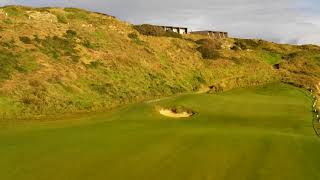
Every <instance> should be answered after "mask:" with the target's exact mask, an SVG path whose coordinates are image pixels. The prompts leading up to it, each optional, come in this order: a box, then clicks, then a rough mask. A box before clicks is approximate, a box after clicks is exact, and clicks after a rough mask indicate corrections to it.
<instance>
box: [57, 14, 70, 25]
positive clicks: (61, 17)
mask: <svg viewBox="0 0 320 180" xmlns="http://www.w3.org/2000/svg"><path fill="white" fill-rule="evenodd" d="M57 19H58V22H59V23H62V24H67V23H68V19H67V17H66V16H65V15H61V14H59V15H57Z"/></svg>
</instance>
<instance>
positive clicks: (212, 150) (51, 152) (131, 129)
mask: <svg viewBox="0 0 320 180" xmlns="http://www.w3.org/2000/svg"><path fill="white" fill-rule="evenodd" d="M310 105H311V99H310V98H309V97H308V96H306V95H305V92H303V91H301V90H300V89H298V88H295V87H292V86H288V85H283V84H273V85H268V86H263V87H260V88H251V89H240V90H235V91H229V92H225V93H219V94H189V95H183V96H177V97H172V98H169V99H165V100H161V101H158V102H153V103H140V104H134V105H131V106H125V107H122V108H120V109H116V110H114V111H111V112H108V113H103V114H96V115H94V116H87V115H86V116H84V117H83V116H81V115H80V116H76V117H73V118H72V119H70V120H67V119H65V118H63V120H60V118H58V119H59V120H60V121H55V122H51V123H48V122H47V123H40V122H36V123H25V124H23V127H21V126H19V125H14V124H11V128H9V127H10V126H9V127H8V128H7V129H6V130H2V131H1V132H0V157H1V158H0V162H1V163H0V173H1V177H2V179H10V180H20V179H23V180H38V179H39V180H40V179H48V177H50V179H59V180H65V179H66V180H69V179H78V180H82V179H90V180H100V179H132V180H141V179H156V180H158V179H159V180H163V179H168V180H199V179H203V178H205V179H224V180H234V179H237V178H239V177H241V178H242V179H246V180H256V179H261V180H276V179H291V180H302V179H303V180H304V179H308V180H318V179H319V178H320V175H319V173H318V169H319V167H320V165H319V160H320V158H319V156H318V153H319V151H320V143H319V140H318V139H317V138H318V137H316V136H315V135H314V132H313V129H312V123H311V120H312V114H311V112H310ZM157 106H160V107H178V106H183V107H185V108H187V109H191V110H193V111H196V112H197V114H196V115H195V116H193V117H191V118H189V119H181V120H180V119H171V118H168V117H165V116H162V115H160V114H159V112H158V111H156V108H155V107H157ZM64 120H65V121H64ZM19 128H21V129H19ZM74 162H77V163H74ZM106 162H107V163H106ZM137 164H138V165H137ZM146 170H147V171H146ZM26 172H28V173H26ZM57 172H59V173H57ZM123 172H125V173H123Z"/></svg>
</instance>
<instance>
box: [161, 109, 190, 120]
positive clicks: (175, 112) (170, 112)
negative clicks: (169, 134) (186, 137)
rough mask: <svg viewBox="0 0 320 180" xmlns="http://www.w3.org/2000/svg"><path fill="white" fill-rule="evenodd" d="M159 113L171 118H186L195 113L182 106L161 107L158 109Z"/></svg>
mask: <svg viewBox="0 0 320 180" xmlns="http://www.w3.org/2000/svg"><path fill="white" fill-rule="evenodd" d="M159 113H160V114H161V115H163V116H167V117H171V118H188V117H191V116H193V115H194V114H195V113H194V112H193V111H192V110H190V109H186V108H183V107H177V108H162V109H160V110H159Z"/></svg>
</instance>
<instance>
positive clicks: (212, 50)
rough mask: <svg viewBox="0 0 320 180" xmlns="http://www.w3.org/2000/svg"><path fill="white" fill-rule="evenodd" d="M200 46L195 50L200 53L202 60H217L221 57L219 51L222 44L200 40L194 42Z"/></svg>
mask: <svg viewBox="0 0 320 180" xmlns="http://www.w3.org/2000/svg"><path fill="white" fill-rule="evenodd" d="M196 43H197V44H199V45H200V46H199V47H198V48H197V50H198V51H199V52H200V53H201V55H202V57H203V58H204V59H218V58H220V57H221V53H220V52H219V50H220V49H221V45H222V43H221V42H220V41H219V40H215V39H200V40H198V41H196Z"/></svg>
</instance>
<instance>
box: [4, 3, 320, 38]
mask: <svg viewBox="0 0 320 180" xmlns="http://www.w3.org/2000/svg"><path fill="white" fill-rule="evenodd" d="M8 4H22V5H29V6H68V7H71V6H72V7H80V8H86V9H89V10H94V11H99V12H104V13H107V14H111V15H114V16H117V17H118V18H120V19H122V20H125V21H128V22H130V23H137V24H140V23H153V24H159V25H176V26H187V27H189V28H191V29H192V30H202V29H206V30H211V29H212V30H220V31H228V32H229V33H230V35H231V36H234V37H244V38H262V39H267V40H271V41H275V42H281V43H294V44H306V43H313V44H320V0H276V1H273V0H0V5H1V6H4V5H8Z"/></svg>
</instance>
